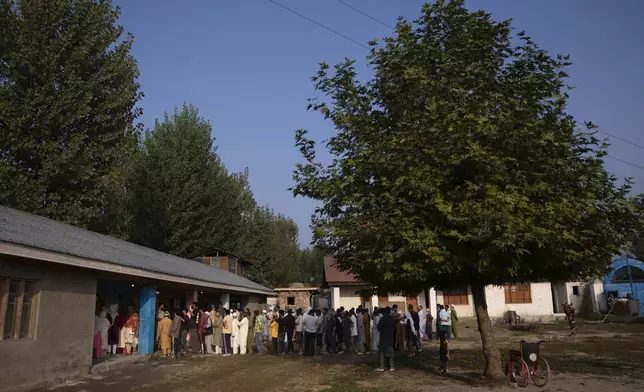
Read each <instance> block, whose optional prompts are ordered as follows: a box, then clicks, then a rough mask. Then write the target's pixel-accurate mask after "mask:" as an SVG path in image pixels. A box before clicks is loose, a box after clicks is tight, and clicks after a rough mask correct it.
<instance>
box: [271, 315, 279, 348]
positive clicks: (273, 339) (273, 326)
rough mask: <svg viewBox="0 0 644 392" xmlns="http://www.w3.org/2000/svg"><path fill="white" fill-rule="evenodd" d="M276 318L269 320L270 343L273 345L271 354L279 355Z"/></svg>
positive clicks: (277, 322)
mask: <svg viewBox="0 0 644 392" xmlns="http://www.w3.org/2000/svg"><path fill="white" fill-rule="evenodd" d="M278 320H279V319H278V318H273V319H272V320H271V343H272V344H273V354H275V355H279V354H280V352H279V341H280V333H279V329H280V323H279V321H278Z"/></svg>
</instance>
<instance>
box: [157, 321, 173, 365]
mask: <svg viewBox="0 0 644 392" xmlns="http://www.w3.org/2000/svg"><path fill="white" fill-rule="evenodd" d="M171 327H172V320H170V314H169V313H168V312H165V313H163V317H161V319H160V320H159V322H158V323H157V344H158V345H160V346H161V352H162V353H163V355H165V356H166V357H169V356H171V355H172V354H171V352H172V337H171V336H170V328H171Z"/></svg>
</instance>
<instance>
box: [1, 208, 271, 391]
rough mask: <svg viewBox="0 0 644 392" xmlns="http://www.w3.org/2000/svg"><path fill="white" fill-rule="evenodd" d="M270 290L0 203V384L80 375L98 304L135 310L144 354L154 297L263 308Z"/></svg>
mask: <svg viewBox="0 0 644 392" xmlns="http://www.w3.org/2000/svg"><path fill="white" fill-rule="evenodd" d="M273 293H274V291H273V290H271V289H269V288H267V287H264V286H262V285H259V284H257V283H254V282H252V281H250V280H248V279H245V278H243V277H241V276H239V275H237V274H235V273H231V272H229V271H228V270H225V269H222V268H216V267H213V266H210V265H206V264H204V263H201V262H198V261H195V260H188V259H183V258H180V257H176V256H172V255H169V254H166V253H162V252H158V251H155V250H152V249H149V248H145V247H142V246H139V245H135V244H132V243H129V242H126V241H122V240H119V239H116V238H113V237H109V236H105V235H101V234H97V233H94V232H91V231H88V230H84V229H80V228H77V227H74V226H70V225H67V224H63V223H60V222H57V221H53V220H51V219H47V218H43V217H40V216H36V215H33V214H28V213H25V212H21V211H18V210H15V209H11V208H7V207H2V206H0V332H1V334H0V358H2V359H1V360H0V363H1V364H2V365H1V366H0V390H2V391H9V390H24V389H29V388H35V387H38V386H41V385H44V384H48V383H51V382H54V381H57V380H59V379H63V378H67V377H71V376H76V375H82V374H88V372H89V370H90V367H91V366H92V347H93V338H94V320H95V314H96V312H97V310H98V309H97V307H98V306H99V305H98V304H99V303H100V304H102V305H101V306H107V305H111V306H113V307H117V306H118V310H119V312H121V313H125V312H127V308H128V307H129V306H133V307H134V309H136V310H138V313H139V341H138V352H139V354H142V355H145V354H151V353H152V352H153V350H154V334H155V320H156V311H157V306H158V304H159V303H163V304H164V305H165V306H166V309H180V308H183V307H185V306H186V305H188V304H190V303H192V302H193V301H195V302H198V303H200V305H201V306H206V305H210V304H217V303H218V302H221V303H223V305H224V307H229V304H230V303H231V302H233V301H234V302H237V303H239V304H241V305H242V306H243V307H244V308H245V307H248V308H251V309H263V308H264V307H265V306H266V297H267V295H272V294H273ZM203 298H208V300H207V301H208V302H209V303H206V301H205V300H204V299H203Z"/></svg>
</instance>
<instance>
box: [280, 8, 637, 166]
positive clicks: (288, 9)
mask: <svg viewBox="0 0 644 392" xmlns="http://www.w3.org/2000/svg"><path fill="white" fill-rule="evenodd" d="M268 1H269V2H271V3H273V4H274V5H276V6H278V7H281V8H283V9H285V10H287V11H288V12H290V13H292V14H294V15H297V16H299V17H300V18H302V19H304V20H307V21H309V22H311V23H313V24H315V25H317V26H319V27H322V28H323V29H325V30H327V31H330V32H331V33H333V34H335V35H337V36H339V37H341V38H344V39H346V40H347V41H349V42H352V43H354V44H356V45H359V46H360V47H362V48H365V49H367V50H371V48H370V47H368V46H367V45H365V44H363V43H361V42H359V41H356V40H355V39H353V38H351V37H349V36H347V35H345V34H342V33H340V32H339V31H336V30H334V29H332V28H330V27H328V26H326V25H324V24H322V23H320V22H318V21H316V20H313V19H311V18H309V17H308V16H306V15H303V14H301V13H299V12H297V11H295V10H293V9H291V8H289V7H287V6H285V5H284V4H280V3H278V2H276V1H273V0H268ZM336 1H337V2H338V3H340V4H343V5H344V6H346V7H348V8H350V9H352V10H354V11H356V12H358V13H359V14H361V15H363V16H365V17H367V18H369V19H371V20H373V21H375V22H378V23H380V24H381V25H383V26H386V27H388V28H390V29H392V30H395V27H394V26H391V25H390V24H388V23H385V22H383V21H381V20H380V19H378V18H375V17H373V16H371V15H369V14H367V13H366V12H364V11H361V10H359V9H357V8H355V7H353V6H352V5H350V4H347V3H346V2H344V1H342V0H336ZM599 132H601V133H603V134H605V135H607V136H609V137H612V138H614V139H617V140H621V141H623V142H625V143H628V144H631V145H633V146H636V147H639V148H642V149H644V146H643V145H641V144H638V143H635V142H633V141H630V140H628V139H624V138H621V137H619V136H615V135H612V134H610V133H607V132H603V131H599ZM606 156H607V157H608V158H611V159H614V160H616V161H618V162H622V163H624V164H627V165H630V166H633V167H635V168H638V169H641V170H644V166H641V165H638V164H636V163H633V162H629V161H626V160H624V159H621V158H617V157H614V156H612V155H606Z"/></svg>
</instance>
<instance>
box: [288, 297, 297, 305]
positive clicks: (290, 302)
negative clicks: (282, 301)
mask: <svg viewBox="0 0 644 392" xmlns="http://www.w3.org/2000/svg"><path fill="white" fill-rule="evenodd" d="M286 304H287V305H295V297H286Z"/></svg>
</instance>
